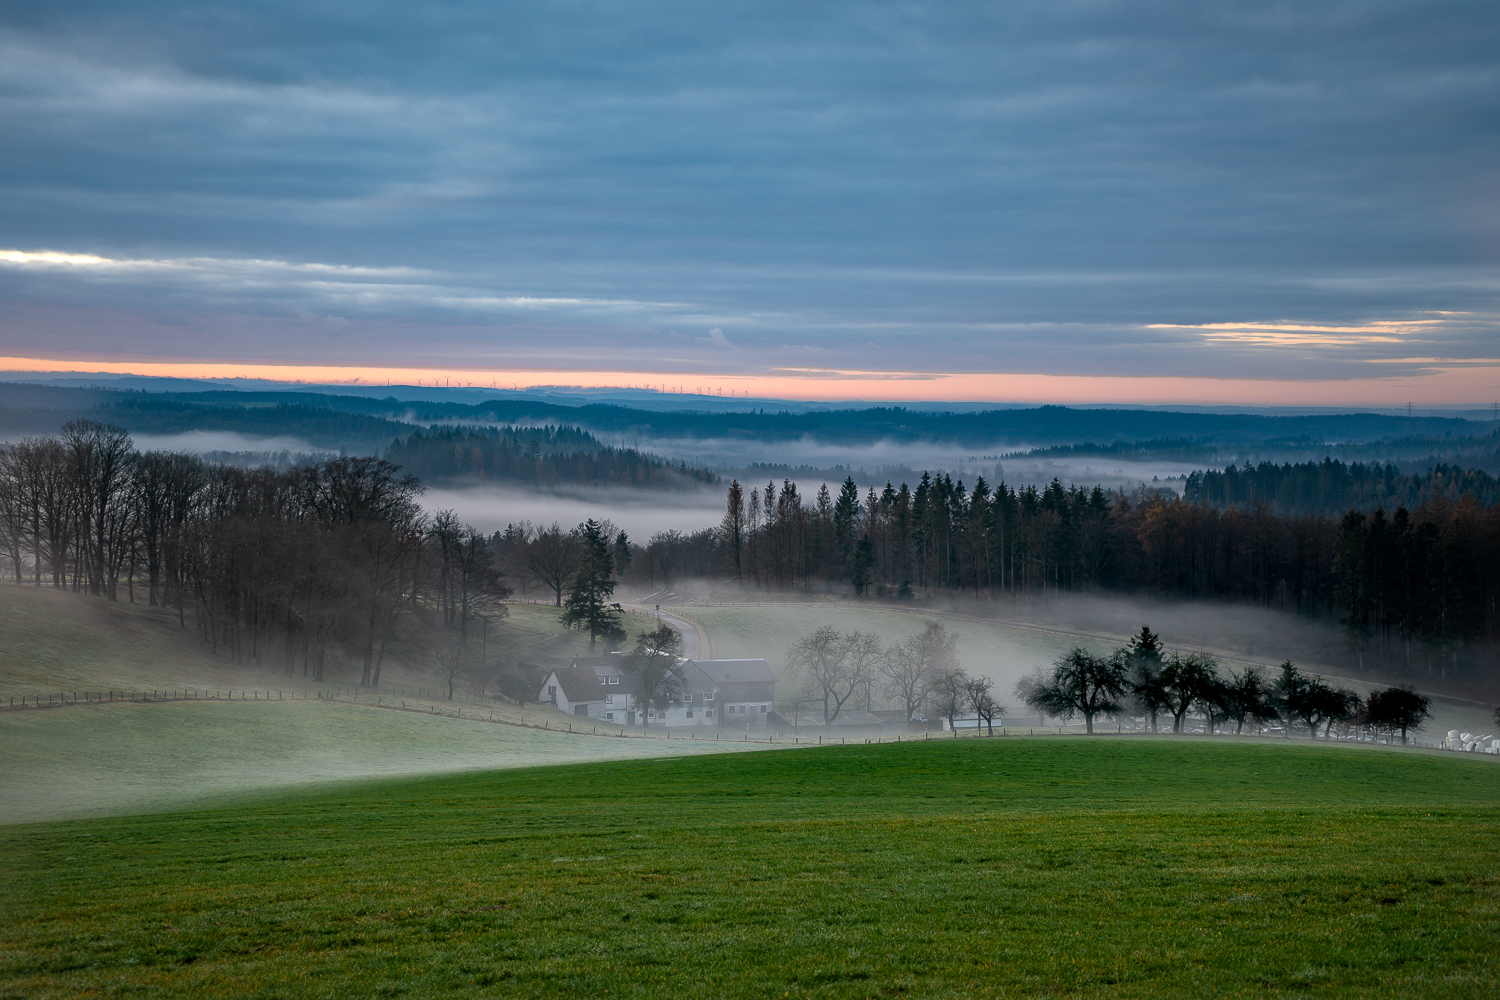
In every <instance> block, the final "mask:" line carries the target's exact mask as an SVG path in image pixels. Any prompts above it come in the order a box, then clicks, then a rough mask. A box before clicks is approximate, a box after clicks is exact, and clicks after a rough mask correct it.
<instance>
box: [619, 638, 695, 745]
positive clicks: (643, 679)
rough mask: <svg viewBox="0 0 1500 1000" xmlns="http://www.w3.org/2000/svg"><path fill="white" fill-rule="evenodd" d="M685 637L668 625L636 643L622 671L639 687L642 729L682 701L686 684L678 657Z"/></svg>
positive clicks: (638, 700) (638, 701) (637, 703)
mask: <svg viewBox="0 0 1500 1000" xmlns="http://www.w3.org/2000/svg"><path fill="white" fill-rule="evenodd" d="M681 648H682V636H681V635H680V634H678V632H677V630H676V629H674V628H673V627H672V626H670V625H668V624H667V623H666V622H662V623H660V624H659V625H657V626H656V628H654V629H652V630H651V631H650V632H646V633H643V634H642V635H641V637H640V638H639V639H637V640H636V641H635V648H634V649H632V650H631V651H630V655H628V656H626V657H625V661H624V663H622V664H621V667H620V669H621V670H622V671H623V672H624V674H625V675H626V676H627V677H629V678H630V679H631V681H632V683H633V684H634V685H635V702H636V705H637V706H638V707H639V708H640V710H641V727H642V728H647V727H648V725H649V724H648V722H647V718H648V716H647V713H648V712H650V711H656V710H659V709H665V708H666V707H667V706H668V705H669V704H671V703H672V701H673V700H674V699H675V698H677V697H679V696H680V694H681V691H682V680H681V678H679V677H678V675H677V654H678V651H679V650H680V649H681Z"/></svg>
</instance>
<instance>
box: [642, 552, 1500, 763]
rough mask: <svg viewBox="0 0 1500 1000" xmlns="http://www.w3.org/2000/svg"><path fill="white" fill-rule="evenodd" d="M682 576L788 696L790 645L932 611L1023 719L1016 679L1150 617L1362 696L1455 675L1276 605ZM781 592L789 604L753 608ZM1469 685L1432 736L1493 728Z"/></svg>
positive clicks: (1195, 644)
mask: <svg viewBox="0 0 1500 1000" xmlns="http://www.w3.org/2000/svg"><path fill="white" fill-rule="evenodd" d="M673 586H674V588H675V589H676V591H677V592H678V593H679V594H680V595H682V597H683V598H684V599H686V600H690V601H699V602H702V605H703V606H701V607H700V606H697V605H690V606H687V607H684V608H682V609H681V610H682V611H683V612H684V613H686V614H687V615H689V616H691V617H693V618H696V619H697V620H698V621H700V622H701V623H702V624H703V625H705V626H706V627H707V629H708V631H709V635H710V638H711V640H712V642H713V652H714V655H715V656H749V657H765V658H766V659H767V661H768V662H769V663H770V664H771V666H772V668H773V669H774V670H776V672H777V674H778V676H779V677H780V678H781V680H780V681H779V682H778V684H777V698H778V700H780V701H784V700H786V699H787V698H790V697H792V696H793V693H794V692H795V690H796V687H797V683H796V680H795V679H794V678H792V677H789V676H788V675H787V671H786V667H785V661H786V650H787V648H788V647H790V646H791V644H792V643H794V642H795V641H797V639H799V638H801V637H803V636H805V635H808V634H810V633H811V632H812V631H813V630H814V629H816V628H818V627H819V626H822V625H832V626H833V627H834V628H837V629H839V630H841V631H850V630H853V629H859V630H862V631H867V632H873V633H875V634H877V635H879V636H880V637H881V639H882V641H883V642H885V643H891V642H897V641H900V640H902V639H904V638H905V637H907V636H909V635H913V634H915V633H917V632H919V631H920V630H921V629H922V627H923V623H924V621H926V620H931V619H937V620H939V621H941V622H943V624H944V625H945V626H947V627H948V629H949V630H950V631H952V632H953V633H954V635H955V636H957V638H958V656H959V659H960V660H961V662H962V664H963V666H964V669H966V670H968V671H969V672H970V673H973V674H978V675H981V676H986V677H989V678H991V679H992V680H993V681H994V690H995V693H996V695H997V697H998V699H999V700H1000V702H1001V703H1002V704H1005V705H1008V706H1010V710H1009V711H1008V712H1007V713H1006V716H1007V718H1009V719H1012V720H1015V719H1021V720H1025V719H1026V718H1028V717H1032V716H1033V715H1034V713H1032V711H1031V710H1030V709H1028V708H1026V707H1024V706H1023V705H1022V704H1021V702H1020V700H1019V699H1018V698H1017V697H1016V696H1015V683H1016V681H1017V680H1019V679H1020V678H1021V677H1022V676H1023V675H1025V674H1027V673H1029V672H1031V671H1033V670H1035V669H1037V668H1043V669H1046V668H1048V667H1050V666H1051V664H1052V663H1053V662H1054V661H1055V660H1056V659H1057V657H1058V656H1060V655H1061V654H1062V653H1063V652H1065V651H1066V650H1067V649H1069V648H1070V647H1072V646H1074V645H1083V646H1085V647H1086V648H1089V649H1092V650H1094V651H1096V652H1107V651H1109V650H1112V649H1115V648H1117V647H1119V646H1122V645H1124V644H1125V643H1126V642H1127V641H1128V640H1129V638H1130V636H1131V635H1132V634H1134V633H1136V632H1139V631H1140V627H1141V626H1142V625H1149V626H1151V628H1152V630H1153V631H1155V632H1157V633H1158V634H1159V635H1160V636H1161V638H1162V641H1163V642H1164V643H1165V645H1166V646H1167V648H1169V649H1177V650H1182V651H1184V652H1194V651H1202V652H1207V653H1210V654H1213V655H1215V656H1217V657H1219V659H1220V668H1221V669H1222V670H1226V671H1227V670H1240V669H1244V668H1245V667H1248V666H1256V667H1259V668H1261V669H1262V670H1263V671H1264V672H1265V673H1266V674H1267V675H1268V677H1269V676H1272V675H1274V673H1275V671H1276V669H1277V667H1278V666H1279V665H1280V664H1281V663H1282V661H1284V660H1292V661H1293V662H1294V663H1296V664H1297V666H1298V667H1299V668H1301V669H1302V670H1304V671H1306V672H1309V673H1313V674H1321V675H1324V676H1326V677H1328V678H1329V679H1330V680H1331V681H1334V682H1336V683H1338V684H1339V685H1340V686H1344V687H1349V688H1352V689H1354V690H1355V691H1357V692H1359V693H1360V694H1361V695H1364V694H1366V693H1368V692H1369V691H1370V690H1371V689H1372V688H1375V687H1385V686H1389V685H1393V684H1401V683H1406V684H1411V685H1412V686H1413V687H1415V688H1417V689H1418V690H1424V691H1431V690H1433V689H1436V688H1440V687H1451V680H1450V681H1449V682H1448V684H1447V685H1444V684H1443V683H1442V682H1441V681H1440V680H1439V679H1438V678H1437V677H1435V676H1434V677H1432V678H1430V679H1429V678H1428V677H1427V676H1426V675H1425V674H1422V673H1416V674H1412V675H1409V676H1402V677H1398V676H1386V675H1377V674H1374V673H1365V672H1363V671H1362V670H1361V669H1360V665H1359V660H1358V658H1357V656H1356V655H1354V654H1351V653H1350V652H1349V651H1348V649H1347V647H1346V646H1345V645H1344V637H1343V631H1342V629H1340V628H1339V627H1338V626H1337V625H1336V624H1335V623H1333V622H1331V621H1322V620H1318V619H1315V618H1309V617H1307V616H1300V615H1296V614H1294V613H1292V612H1290V611H1280V610H1277V609H1274V608H1273V609H1266V608H1255V607H1245V606H1236V605H1224V604H1219V603H1214V602H1170V603H1164V602H1158V601H1153V600H1149V599H1143V598H1131V597H1098V596H1084V595H1077V596H1062V597H1049V598H1048V599H1046V600H1040V599H1002V600H999V601H991V600H988V599H978V600H975V599H972V598H970V599H958V600H942V601H934V602H933V603H931V604H927V603H925V602H922V601H916V602H913V603H910V604H892V603H886V602H880V603H877V602H874V601H858V602H854V601H839V602H836V603H824V602H822V601H820V600H819V597H818V595H816V594H808V593H804V592H794V593H787V594H778V595H769V594H766V593H765V592H762V591H745V592H741V591H739V590H738V588H736V587H734V586H733V585H730V584H726V583H725V582H723V581H706V580H679V581H676V582H675V583H674V584H673ZM631 593H633V591H631ZM772 600H775V601H777V602H781V601H785V602H787V603H786V604H781V603H778V604H777V605H776V606H763V607H753V606H748V607H747V604H748V605H753V604H757V603H761V602H767V603H769V602H770V601H772ZM716 605H717V606H716ZM674 610H676V609H674ZM1466 694H1467V698H1460V697H1435V698H1434V699H1433V718H1432V719H1431V720H1430V721H1429V723H1428V724H1427V726H1426V728H1425V729H1424V731H1423V733H1424V735H1423V739H1426V740H1430V739H1433V738H1436V737H1440V736H1441V735H1442V733H1443V732H1444V731H1446V730H1448V729H1450V728H1456V729H1460V730H1463V731H1469V732H1476V733H1478V732H1485V733H1488V732H1491V731H1493V730H1494V728H1495V727H1494V723H1493V719H1492V717H1491V712H1492V711H1493V709H1494V700H1495V699H1496V698H1497V696H1500V692H1497V691H1493V690H1491V691H1484V690H1477V689H1476V690H1471V691H1468V692H1466ZM877 707H879V706H877ZM1012 724H1016V723H1014V722H1013V723H1012ZM1019 724H1021V725H1025V724H1026V722H1025V721H1021V722H1020V723H1019Z"/></svg>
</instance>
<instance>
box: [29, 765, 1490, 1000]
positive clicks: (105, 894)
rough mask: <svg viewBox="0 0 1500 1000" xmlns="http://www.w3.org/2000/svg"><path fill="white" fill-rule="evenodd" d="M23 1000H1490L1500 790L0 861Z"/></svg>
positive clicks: (414, 795) (693, 821)
mask: <svg viewBox="0 0 1500 1000" xmlns="http://www.w3.org/2000/svg"><path fill="white" fill-rule="evenodd" d="M0 857H3V858H4V862H3V866H4V877H3V878H0V911H3V912H4V913H5V915H6V919H5V920H4V922H3V925H0V996H4V997H10V998H20V997H26V998H33V1000H34V998H43V997H76V996H94V995H98V996H147V997H154V996H160V997H172V996H183V997H236V998H250V997H259V998H272V997H279V998H292V997H349V996H361V997H363V996H372V997H381V996H391V997H395V996H402V997H413V998H416V997H437V996H445V997H446V996H476V997H477V996H538V997H577V996H625V997H634V996H643V997H644V996H649V997H689V996H693V997H740V996H746V997H772V996H774V997H783V996H794V997H883V996H902V995H905V996H913V997H955V996H962V997H969V996H974V997H980V996H984V997H990V996H1090V997H1091V996H1112V997H1113V996H1127V997H1162V996H1191V997H1198V996H1257V997H1258V996H1265V995H1272V996H1367V997H1380V998H1383V1000H1384V998H1389V997H1396V996H1399V997H1406V996H1420V997H1434V998H1438V997H1454V998H1459V997H1462V998H1473V997H1484V996H1488V995H1490V994H1491V993H1492V992H1493V991H1494V989H1495V988H1496V986H1497V985H1500V949H1497V948H1496V942H1497V941H1500V860H1497V859H1500V767H1497V766H1495V764H1494V762H1493V761H1490V760H1474V759H1467V758H1455V757H1448V756H1440V755H1437V754H1423V753H1412V752H1407V753H1400V752H1389V751H1374V750H1361V749H1353V748H1339V747H1315V746H1296V745H1293V746H1285V745H1275V744H1246V743H1214V742H1211V741H1203V740H1198V741H1192V740H1171V739H1157V740H1152V739H1145V738H1139V739H1136V738H1132V739H1109V738H1096V739H1093V740H1086V739H1067V738H1064V739H1059V738H1053V739H1040V738H1038V739H1004V740H1001V739H994V740H963V741H952V740H942V741H938V740H935V741H932V742H928V743H921V742H918V743H903V744H900V745H892V744H885V745H880V746H864V745H859V746H850V747H842V748H823V749H810V750H808V749H804V750H800V751H772V752H766V753H758V754H738V755H715V756H708V757H692V758H676V759H660V760H650V761H630V762H618V763H611V764H587V765H571V766H566V767H553V768H538V769H532V770H520V771H509V772H497V773H488V774H464V775H452V776H443V777H433V778H427V779H423V780H420V781H412V780H405V781H399V782H395V781H383V782H367V783H363V784H360V785H354V786H347V787H339V788H336V789H327V788H325V789H323V790H320V791H317V792H304V793H299V794H295V795H289V796H283V797H282V798H280V799H278V800H275V801H262V802H256V803H248V804H243V805H240V806H237V807H233V808H222V809H218V810H213V811H204V812H193V813H184V814H175V815H155V816H140V817H131V818H116V819H97V820H87V821H76V822H70V823H53V824H43V825H32V826H18V827H9V828H4V829H0Z"/></svg>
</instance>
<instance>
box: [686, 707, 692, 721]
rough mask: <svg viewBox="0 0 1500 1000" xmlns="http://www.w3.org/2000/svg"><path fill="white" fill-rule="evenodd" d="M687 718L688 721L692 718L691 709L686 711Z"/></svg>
mask: <svg viewBox="0 0 1500 1000" xmlns="http://www.w3.org/2000/svg"><path fill="white" fill-rule="evenodd" d="M687 717H688V718H689V719H691V718H692V717H693V710H692V709H691V708H690V709H688V710H687Z"/></svg>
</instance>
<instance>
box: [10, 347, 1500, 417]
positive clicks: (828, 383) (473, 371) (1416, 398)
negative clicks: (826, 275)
mask: <svg viewBox="0 0 1500 1000" xmlns="http://www.w3.org/2000/svg"><path fill="white" fill-rule="evenodd" d="M0 372H3V373H5V374H8V375H17V374H25V373H28V372H36V373H44V372H45V373H70V374H80V375H89V374H111V375H141V376H163V377H175V378H187V379H232V378H244V379H264V380H268V381H277V382H285V383H287V385H288V387H289V388H290V387H294V386H296V385H297V384H299V383H300V384H323V385H327V384H345V385H356V384H357V385H370V386H378V385H386V384H389V385H392V386H395V385H413V384H441V383H443V381H444V379H448V380H449V382H448V384H449V385H451V386H455V387H457V386H461V385H472V386H474V387H476V388H478V387H486V388H488V387H490V386H491V385H492V384H493V385H495V387H497V388H511V387H516V388H520V389H527V388H534V387H538V386H563V385H566V386H577V387H583V388H618V389H625V388H636V389H654V390H657V391H661V392H669V393H681V394H683V395H689V396H691V395H705V396H715V397H717V396H723V397H725V398H728V397H730V396H731V395H733V396H749V397H754V398H763V399H797V400H813V401H825V402H837V401H842V400H850V401H853V400H863V401H869V402H879V403H901V402H913V401H918V400H922V401H934V402H993V403H1018V402H1021V403H1086V404H1098V403H1128V404H1134V405H1159V406H1166V405H1195V406H1376V407H1387V408H1389V407H1398V406H1404V405H1406V404H1407V403H1408V402H1410V403H1413V404H1415V405H1419V406H1445V407H1456V406H1463V405H1465V404H1468V405H1489V403H1490V401H1492V400H1494V399H1496V398H1497V397H1500V365H1488V364H1486V365H1472V366H1456V367H1448V368H1443V367H1439V366H1436V365H1434V366H1433V368H1432V369H1431V370H1430V372H1429V373H1425V374H1418V375H1399V376H1371V377H1369V378H1357V379H1308V380H1294V379H1249V378H1223V377H1210V376H1183V375H1141V376H1134V375H1069V374H1049V373H1035V372H879V371H847V370H828V369H779V370H772V371H770V372H763V373H725V372H661V371H609V370H604V369H592V370H576V369H525V370H516V369H509V370H507V369H491V368H463V367H452V368H434V367H420V366H394V365H393V366H378V365H307V364H265V363H243V362H235V361H105V360H92V359H90V360H79V359H76V358H70V359H61V358H21V357H0Z"/></svg>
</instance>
